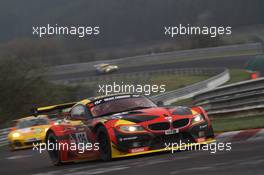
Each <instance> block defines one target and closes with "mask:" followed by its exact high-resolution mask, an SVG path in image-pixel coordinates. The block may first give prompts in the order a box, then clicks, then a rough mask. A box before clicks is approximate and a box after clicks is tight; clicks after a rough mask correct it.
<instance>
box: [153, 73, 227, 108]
mask: <svg viewBox="0 0 264 175" xmlns="http://www.w3.org/2000/svg"><path fill="white" fill-rule="evenodd" d="M214 71H215V74H216V75H214V76H213V77H211V78H209V79H207V80H204V81H201V82H198V83H195V84H193V85H190V86H187V87H184V88H181V89H177V90H174V91H170V92H167V93H163V94H159V95H155V96H152V97H151V99H152V100H153V101H155V102H158V101H162V102H163V103H164V104H165V105H170V104H172V103H173V102H176V101H178V100H181V99H186V98H191V97H193V96H195V95H197V94H199V93H202V92H205V91H208V90H211V89H214V88H216V87H218V86H220V85H222V84H224V83H225V82H227V81H228V80H229V79H230V76H229V71H228V69H226V68H219V69H215V68H214Z"/></svg>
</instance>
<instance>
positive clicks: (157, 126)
mask: <svg viewBox="0 0 264 175" xmlns="http://www.w3.org/2000/svg"><path fill="white" fill-rule="evenodd" d="M148 128H149V129H151V130H154V131H160V130H168V129H170V123H169V122H161V123H154V124H150V125H149V126H148Z"/></svg>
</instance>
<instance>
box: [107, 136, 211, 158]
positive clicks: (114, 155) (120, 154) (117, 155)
mask: <svg viewBox="0 0 264 175" xmlns="http://www.w3.org/2000/svg"><path fill="white" fill-rule="evenodd" d="M214 142H216V140H215V139H208V140H206V141H204V142H200V143H192V144H188V145H178V146H174V147H169V148H163V149H157V150H149V151H142V152H137V153H123V152H120V151H118V150H117V149H116V148H115V145H114V144H113V143H112V144H111V149H112V158H122V157H130V156H137V155H142V154H149V153H158V152H168V151H172V150H174V151H175V152H176V151H177V150H181V149H183V148H188V147H192V146H195V145H206V144H210V143H214Z"/></svg>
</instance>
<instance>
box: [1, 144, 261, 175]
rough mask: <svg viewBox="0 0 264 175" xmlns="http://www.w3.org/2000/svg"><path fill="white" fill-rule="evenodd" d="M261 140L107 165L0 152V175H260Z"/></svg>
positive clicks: (29, 152)
mask: <svg viewBox="0 0 264 175" xmlns="http://www.w3.org/2000/svg"><path fill="white" fill-rule="evenodd" d="M263 146H264V140H263V139H262V140H253V141H247V142H237V143H232V149H231V151H221V152H220V151H218V152H216V153H215V154H213V153H210V151H180V152H176V153H173V154H172V153H171V152H166V153H158V154H148V155H143V156H136V157H130V158H122V159H116V160H112V161H110V162H102V161H88V162H82V163H70V164H66V165H63V166H59V167H56V166H53V165H51V163H50V161H49V158H48V156H47V154H46V153H42V154H40V153H38V152H37V151H33V150H31V149H30V150H21V151H15V152H9V151H7V150H5V149H1V151H0V155H1V158H0V165H1V168H0V174H1V175H5V174H7V175H9V174H19V175H23V174H29V175H31V174H33V175H61V174H66V175H91V174H93V175H94V174H106V175H108V174H109V175H111V174H115V175H124V174H126V175H146V174H150V175H161V174H163V175H165V174H169V175H177V174H196V175H200V174H201V175H222V174H225V175H229V174H230V175H252V174H254V175H263V174H264V149H263Z"/></svg>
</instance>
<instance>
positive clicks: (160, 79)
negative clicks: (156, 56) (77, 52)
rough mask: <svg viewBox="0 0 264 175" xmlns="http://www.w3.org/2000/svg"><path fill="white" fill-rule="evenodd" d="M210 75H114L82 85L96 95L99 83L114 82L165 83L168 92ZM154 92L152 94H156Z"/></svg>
mask: <svg viewBox="0 0 264 175" xmlns="http://www.w3.org/2000/svg"><path fill="white" fill-rule="evenodd" d="M208 78H209V77H208V76H198V75H178V74H158V75H157V74H155V75H144V74H142V76H140V75H138V76H124V77H114V78H112V79H109V80H103V81H101V80H100V81H94V82H91V81H89V82H88V81H86V82H82V84H81V86H83V87H85V88H86V89H90V90H91V91H93V94H94V95H98V93H97V92H98V90H99V88H98V85H113V82H115V83H116V84H119V85H126V84H127V85H142V86H144V85H158V86H160V85H165V89H166V92H168V91H172V90H175V89H179V88H182V87H185V86H188V85H191V84H194V83H197V82H200V81H203V80H206V79H208ZM156 94H157V93H153V94H152V95H156Z"/></svg>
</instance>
